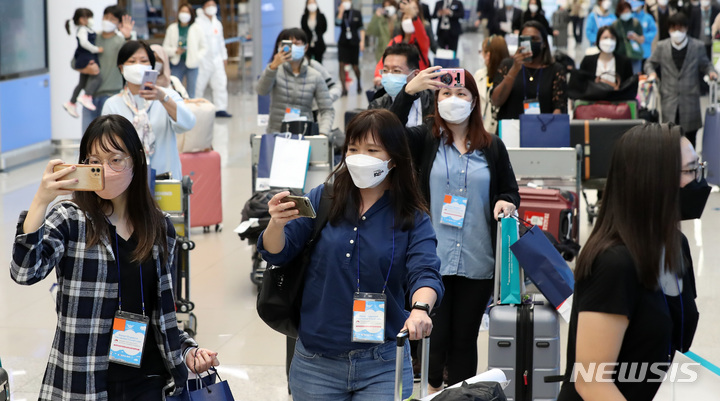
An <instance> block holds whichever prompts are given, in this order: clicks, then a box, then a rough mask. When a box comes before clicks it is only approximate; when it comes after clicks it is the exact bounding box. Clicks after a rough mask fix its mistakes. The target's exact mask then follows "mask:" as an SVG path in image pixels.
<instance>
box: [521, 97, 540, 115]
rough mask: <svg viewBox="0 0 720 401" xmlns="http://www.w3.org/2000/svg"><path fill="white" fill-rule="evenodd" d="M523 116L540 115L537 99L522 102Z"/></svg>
mask: <svg viewBox="0 0 720 401" xmlns="http://www.w3.org/2000/svg"><path fill="white" fill-rule="evenodd" d="M523 110H524V112H525V114H540V101H539V100H538V99H525V101H523Z"/></svg>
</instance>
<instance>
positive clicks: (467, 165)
mask: <svg viewBox="0 0 720 401" xmlns="http://www.w3.org/2000/svg"><path fill="white" fill-rule="evenodd" d="M445 146H446V145H445V144H443V156H445V175H446V177H447V189H448V191H449V190H450V165H449V164H448V161H447V149H446V148H445ZM461 157H462V155H461ZM468 167H470V156H468V158H467V160H466V161H465V194H466V195H465V196H467V176H468Z"/></svg>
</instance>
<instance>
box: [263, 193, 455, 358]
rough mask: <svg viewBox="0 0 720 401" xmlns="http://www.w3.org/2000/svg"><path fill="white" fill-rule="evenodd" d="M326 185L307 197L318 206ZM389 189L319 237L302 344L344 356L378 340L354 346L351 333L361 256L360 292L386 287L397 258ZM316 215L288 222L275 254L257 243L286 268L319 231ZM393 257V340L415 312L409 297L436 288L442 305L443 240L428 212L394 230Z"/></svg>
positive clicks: (389, 306) (389, 325) (388, 334)
mask: <svg viewBox="0 0 720 401" xmlns="http://www.w3.org/2000/svg"><path fill="white" fill-rule="evenodd" d="M322 188H323V185H321V186H319V187H317V188H315V189H313V190H312V191H310V193H309V194H308V197H309V198H310V202H311V203H312V205H313V207H314V208H315V209H316V210H317V208H318V206H319V205H320V198H321V196H322ZM390 199H391V198H390V192H389V191H388V192H385V195H383V197H382V198H380V200H378V201H377V202H375V204H374V205H373V206H372V207H371V208H370V209H369V210H368V211H367V212H366V213H365V214H364V215H363V216H362V217H360V218H357V219H354V220H355V221H350V220H349V219H343V220H342V221H341V222H340V223H339V224H338V225H336V226H335V225H332V224H330V223H328V224H327V225H326V226H325V228H324V229H323V230H322V232H321V234H320V238H319V239H318V240H317V242H316V245H315V248H314V250H313V253H312V256H311V258H310V265H309V266H308V270H307V275H306V277H305V290H304V292H303V300H302V307H301V310H300V327H299V335H300V339H301V340H302V343H303V345H304V347H305V348H306V349H307V350H308V351H310V352H313V353H320V354H325V355H340V354H344V353H347V352H349V351H351V350H359V349H366V348H370V347H373V346H376V345H377V344H369V343H354V342H352V341H350V339H351V335H352V312H353V309H352V308H353V294H354V293H355V291H356V290H357V274H358V254H359V258H360V259H359V260H360V266H359V269H360V291H362V292H375V293H379V292H382V290H383V284H384V282H385V278H386V277H387V275H388V269H389V267H390V262H391V260H392V259H393V257H392V256H393V227H392V226H393V220H394V215H395V213H394V210H393V207H392V203H391V202H390ZM313 223H314V220H312V219H308V218H301V219H297V220H293V221H291V222H289V223H288V224H287V225H286V226H285V247H284V248H283V250H282V251H281V252H280V253H278V254H270V253H268V252H267V251H266V250H265V249H264V247H263V237H262V235H261V236H260V239H259V240H258V245H257V247H258V250H259V251H260V253H261V255H262V257H263V259H265V260H266V261H267V262H268V263H270V264H272V265H282V264H284V263H287V262H289V261H290V260H291V259H292V258H293V257H295V256H296V255H298V254H299V253H300V251H301V250H302V249H303V247H304V246H305V244H306V243H307V241H308V240H309V239H310V236H311V235H312V230H313ZM394 237H395V238H394V243H395V244H394V249H395V258H394V262H393V266H392V270H391V271H390V276H389V279H388V283H387V289H386V290H385V295H386V296H387V303H386V309H385V310H386V317H385V340H386V341H389V340H394V339H395V336H396V335H397V333H399V332H400V330H401V329H402V327H403V325H404V324H405V320H407V318H408V316H409V312H407V311H406V310H405V299H406V294H407V296H409V297H411V296H412V294H414V293H415V291H416V290H417V289H418V288H421V287H430V288H432V289H433V290H435V292H436V293H437V296H438V299H437V302H436V305H437V304H439V303H440V300H441V299H442V295H443V291H444V287H443V284H442V278H441V277H440V272H439V269H440V259H438V257H437V255H436V253H435V248H436V246H437V240H436V239H435V232H434V231H433V228H432V224H431V222H430V217H429V216H428V215H427V214H424V213H422V214H421V213H417V217H416V219H415V227H414V228H413V229H411V230H409V231H401V230H400V228H398V229H396V230H394Z"/></svg>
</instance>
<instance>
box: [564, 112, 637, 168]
mask: <svg viewBox="0 0 720 401" xmlns="http://www.w3.org/2000/svg"><path fill="white" fill-rule="evenodd" d="M644 123H645V121H644V120H639V119H636V120H571V121H570V146H571V147H575V145H581V146H582V147H583V163H582V180H583V181H587V180H590V179H597V178H603V179H604V178H607V173H608V170H610V157H611V156H612V150H613V147H614V146H615V142H616V141H617V140H618V139H620V137H621V136H623V134H624V133H625V132H627V131H628V130H629V129H630V128H633V127H635V126H638V125H642V124H644Z"/></svg>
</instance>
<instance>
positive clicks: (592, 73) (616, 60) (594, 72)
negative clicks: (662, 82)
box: [571, 25, 634, 100]
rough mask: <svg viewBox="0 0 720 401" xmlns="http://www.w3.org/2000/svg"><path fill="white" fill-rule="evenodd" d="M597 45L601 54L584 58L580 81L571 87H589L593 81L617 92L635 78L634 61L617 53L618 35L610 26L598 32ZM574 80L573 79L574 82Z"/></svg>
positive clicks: (580, 69)
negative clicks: (589, 82)
mask: <svg viewBox="0 0 720 401" xmlns="http://www.w3.org/2000/svg"><path fill="white" fill-rule="evenodd" d="M595 43H597V47H598V49H599V50H600V53H598V54H594V55H592V56H585V57H584V58H583V60H582V62H581V63H580V68H579V70H578V71H579V75H578V81H577V83H576V82H571V87H575V86H576V85H579V87H578V88H580V87H587V81H589V80H592V81H594V82H597V83H602V84H606V85H609V86H610V87H611V88H612V89H613V90H615V91H617V90H618V89H619V88H620V85H621V84H622V83H623V82H625V81H626V80H628V79H630V78H631V77H632V76H633V68H632V61H630V59H629V58H627V57H625V56H624V55H622V54H619V53H617V43H618V35H617V32H615V29H614V28H613V27H611V26H609V25H606V26H603V27H601V28H600V29H599V30H598V35H597V40H596V42H595ZM574 80H575V79H574V78H573V80H572V81H574ZM633 98H634V96H633ZM628 100H630V99H628Z"/></svg>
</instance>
